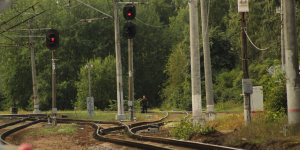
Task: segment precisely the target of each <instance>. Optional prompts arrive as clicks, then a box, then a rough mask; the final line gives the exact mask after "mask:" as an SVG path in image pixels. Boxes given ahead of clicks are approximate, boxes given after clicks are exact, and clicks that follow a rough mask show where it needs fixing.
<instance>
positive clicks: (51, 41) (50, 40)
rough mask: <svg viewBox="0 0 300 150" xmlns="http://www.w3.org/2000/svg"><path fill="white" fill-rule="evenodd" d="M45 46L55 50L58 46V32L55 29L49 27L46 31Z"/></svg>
mask: <svg viewBox="0 0 300 150" xmlns="http://www.w3.org/2000/svg"><path fill="white" fill-rule="evenodd" d="M46 46H47V48H49V49H50V50H56V49H57V48H58V47H59V33H58V31H57V30H56V29H50V30H48V31H47V34H46Z"/></svg>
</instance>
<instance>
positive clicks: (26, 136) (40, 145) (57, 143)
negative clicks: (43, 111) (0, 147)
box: [6, 124, 132, 150]
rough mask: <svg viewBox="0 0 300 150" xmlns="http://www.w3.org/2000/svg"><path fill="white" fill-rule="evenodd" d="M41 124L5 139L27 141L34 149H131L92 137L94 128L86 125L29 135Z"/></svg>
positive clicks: (17, 143) (40, 126)
mask: <svg viewBox="0 0 300 150" xmlns="http://www.w3.org/2000/svg"><path fill="white" fill-rule="evenodd" d="M41 128H45V127H42V124H38V125H36V126H35V127H32V128H28V129H24V130H22V131H19V132H16V133H14V134H12V135H11V136H9V137H8V138H7V139H6V140H7V141H8V142H10V143H12V144H15V145H20V144H22V143H29V144H30V145H32V147H33V148H34V149H35V150H53V149H57V150H83V149H85V150H119V149H120V150H126V149H132V148H129V147H125V146H120V145H116V144H112V143H107V142H100V141H98V140H95V139H94V138H93V132H94V129H93V128H92V127H90V126H88V125H82V126H77V127H76V128H77V131H78V132H77V134H47V135H30V133H31V132H32V131H33V130H40V129H41Z"/></svg>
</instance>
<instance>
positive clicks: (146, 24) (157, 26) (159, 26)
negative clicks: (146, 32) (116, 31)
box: [135, 17, 168, 28]
mask: <svg viewBox="0 0 300 150" xmlns="http://www.w3.org/2000/svg"><path fill="white" fill-rule="evenodd" d="M135 19H136V20H137V21H138V22H140V23H142V24H144V25H146V26H149V27H154V28H163V27H167V26H168V25H162V26H155V25H150V24H147V23H145V22H143V21H141V20H140V19H138V18H136V17H135Z"/></svg>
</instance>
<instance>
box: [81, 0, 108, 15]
mask: <svg viewBox="0 0 300 150" xmlns="http://www.w3.org/2000/svg"><path fill="white" fill-rule="evenodd" d="M76 1H77V2H79V3H81V4H83V5H85V6H87V7H90V8H92V9H94V10H96V11H97V12H100V13H102V14H104V15H106V16H108V17H109V18H113V17H112V16H111V15H108V14H106V13H104V12H102V11H100V10H99V9H96V8H94V7H92V6H91V5H88V4H86V3H83V2H82V1H80V0H76Z"/></svg>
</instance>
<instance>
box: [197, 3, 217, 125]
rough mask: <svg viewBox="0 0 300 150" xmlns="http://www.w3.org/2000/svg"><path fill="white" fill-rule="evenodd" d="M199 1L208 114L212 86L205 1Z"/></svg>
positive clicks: (212, 102) (210, 110)
mask: <svg viewBox="0 0 300 150" xmlns="http://www.w3.org/2000/svg"><path fill="white" fill-rule="evenodd" d="M200 2H201V21H202V38H203V54H204V71H205V91H206V107H207V113H208V114H209V113H211V112H214V98H213V88H212V73H211V57H210V44H209V27H208V16H207V1H206V0H200ZM212 119H213V118H212ZM209 120H210V119H209Z"/></svg>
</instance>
